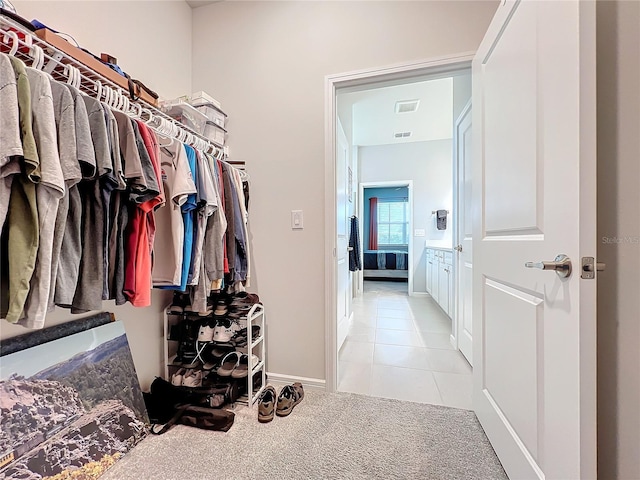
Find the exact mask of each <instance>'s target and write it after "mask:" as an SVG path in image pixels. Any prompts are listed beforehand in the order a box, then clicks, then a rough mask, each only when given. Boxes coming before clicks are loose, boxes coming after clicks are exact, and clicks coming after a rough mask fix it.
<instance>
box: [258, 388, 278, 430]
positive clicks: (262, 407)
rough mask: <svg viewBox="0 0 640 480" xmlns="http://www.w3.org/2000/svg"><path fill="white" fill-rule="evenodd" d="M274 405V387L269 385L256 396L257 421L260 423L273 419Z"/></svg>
mask: <svg viewBox="0 0 640 480" xmlns="http://www.w3.org/2000/svg"><path fill="white" fill-rule="evenodd" d="M275 406H276V389H275V388H273V387H272V386H271V385H269V386H268V387H266V388H265V389H264V390H263V391H262V393H261V394H260V396H259V397H258V421H259V422H260V423H267V422H270V421H271V420H273V414H274V412H275Z"/></svg>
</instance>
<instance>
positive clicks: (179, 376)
mask: <svg viewBox="0 0 640 480" xmlns="http://www.w3.org/2000/svg"><path fill="white" fill-rule="evenodd" d="M185 373H187V371H186V370H185V369H184V368H181V369H179V370H178V371H177V372H176V373H174V374H173V375H171V385H174V386H176V387H179V386H181V385H182V381H183V379H184V375H185Z"/></svg>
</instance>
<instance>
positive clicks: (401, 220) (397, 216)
mask: <svg viewBox="0 0 640 480" xmlns="http://www.w3.org/2000/svg"><path fill="white" fill-rule="evenodd" d="M408 244H409V202H407V201H406V200H404V201H397V200H396V201H392V202H390V201H385V200H384V199H379V200H378V248H379V247H380V246H381V245H408Z"/></svg>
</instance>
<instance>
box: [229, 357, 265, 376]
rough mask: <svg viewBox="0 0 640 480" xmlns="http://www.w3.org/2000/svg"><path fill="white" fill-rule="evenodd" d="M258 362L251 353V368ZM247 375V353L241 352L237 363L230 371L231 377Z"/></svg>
mask: <svg viewBox="0 0 640 480" xmlns="http://www.w3.org/2000/svg"><path fill="white" fill-rule="evenodd" d="M258 363H260V359H259V358H258V356H257V355H251V368H254V367H255V366H256V365H258ZM248 375H249V355H246V354H242V355H240V359H239V360H238V365H236V368H234V369H233V371H232V372H231V377H232V378H245V377H247V376H248Z"/></svg>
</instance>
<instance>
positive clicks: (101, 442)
mask: <svg viewBox="0 0 640 480" xmlns="http://www.w3.org/2000/svg"><path fill="white" fill-rule="evenodd" d="M148 423H149V419H148V416H147V412H146V408H145V404H144V399H143V396H142V391H141V390H140V385H139V383H138V377H137V375H136V371H135V367H134V364H133V359H132V357H131V351H130V350H129V344H128V342H127V336H126V334H125V330H124V326H123V324H122V322H110V323H108V324H106V325H102V326H99V327H96V328H91V329H89V330H86V331H83V332H80V333H75V334H73V335H69V336H65V337H62V338H59V339H57V340H53V341H49V342H47V343H43V344H41V345H37V346H33V347H30V348H26V349H24V350H21V351H18V352H15V353H12V354H10V355H5V356H3V357H1V358H0V477H2V478H16V479H17V478H21V479H23V478H24V479H26V478H43V479H44V478H47V479H55V480H66V479H88V478H97V477H98V476H99V475H100V474H101V473H102V472H103V471H104V470H106V469H107V468H108V467H109V466H110V465H112V464H113V463H114V462H116V461H117V460H118V459H119V458H120V457H122V455H124V454H126V453H127V452H128V451H129V450H131V448H133V447H134V446H135V445H136V444H137V443H138V442H140V441H141V440H142V439H143V438H144V437H145V435H146V432H147V424H148Z"/></svg>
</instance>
